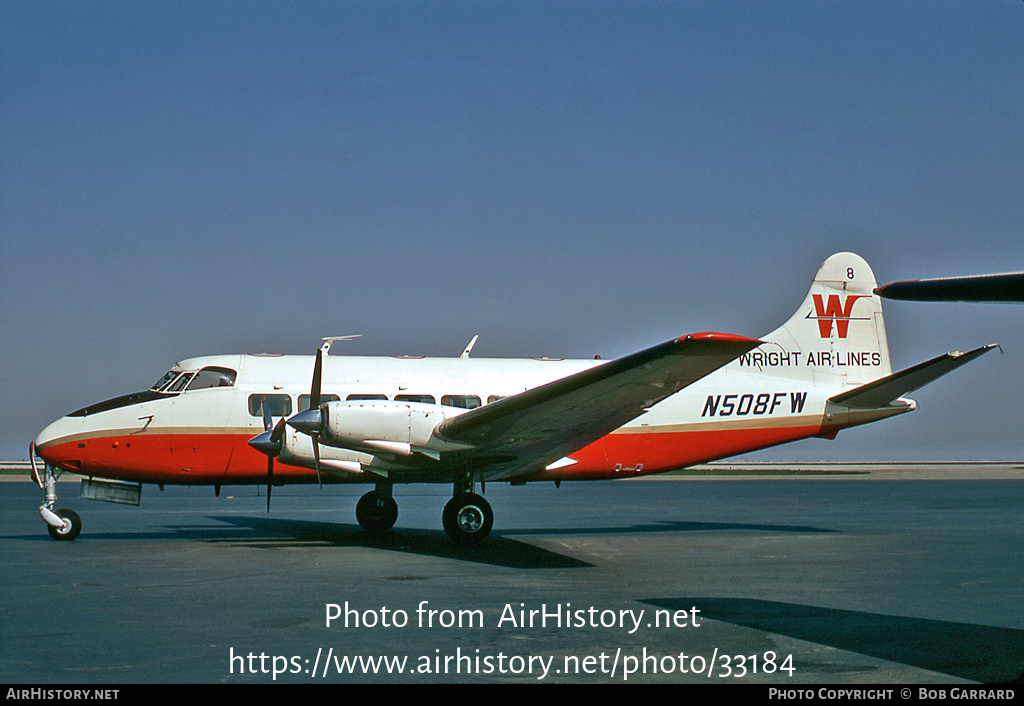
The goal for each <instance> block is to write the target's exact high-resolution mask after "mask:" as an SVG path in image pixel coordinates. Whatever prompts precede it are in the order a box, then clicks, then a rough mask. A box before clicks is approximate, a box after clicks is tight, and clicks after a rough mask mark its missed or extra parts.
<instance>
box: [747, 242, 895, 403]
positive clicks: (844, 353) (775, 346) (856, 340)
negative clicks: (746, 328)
mask: <svg viewBox="0 0 1024 706" xmlns="http://www.w3.org/2000/svg"><path fill="white" fill-rule="evenodd" d="M877 286H878V284H877V282H875V275H874V273H873V272H872V271H871V267H870V266H869V265H868V263H867V262H865V261H864V259H863V258H862V257H860V256H859V255H855V254H853V253H837V254H835V255H833V256H831V257H830V258H828V259H827V260H825V263H824V264H823V265H822V266H821V268H820V269H819V270H818V274H817V275H815V277H814V282H813V283H812V284H811V289H810V291H809V292H807V296H806V297H805V298H804V301H803V304H801V305H800V308H799V309H797V311H796V313H795V314H793V316H792V318H790V319H789V321H787V322H786V323H785V324H784V325H783V326H781V327H780V328H778V329H776V330H775V331H773V332H772V333H770V334H768V335H767V336H764V337H763V340H765V341H767V343H766V344H765V345H763V346H761V347H760V349H759V350H760V351H762V352H763V353H764V354H765V356H766V359H767V358H768V357H769V356H771V355H772V353H773V352H774V353H775V355H776V357H775V358H774V359H776V360H777V359H779V357H780V356H785V358H784V359H785V360H786V361H787V365H785V366H784V367H782V368H773V370H772V373H773V374H774V375H779V376H784V377H794V378H799V379H804V380H811V381H812V382H814V383H816V384H822V385H828V386H834V387H836V388H838V389H847V388H850V387H856V386H859V385H863V384H865V383H868V382H871V381H873V380H877V379H878V378H881V377H884V376H886V375H889V374H890V373H891V372H892V367H891V364H890V361H889V345H888V342H887V340H886V336H885V322H884V321H883V319H882V300H881V299H880V298H879V297H878V295H876V294H875V293H874V290H875V288H876V287H877Z"/></svg>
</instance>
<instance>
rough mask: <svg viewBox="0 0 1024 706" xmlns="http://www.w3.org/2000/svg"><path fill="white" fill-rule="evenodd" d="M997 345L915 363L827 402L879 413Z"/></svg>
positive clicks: (831, 398)
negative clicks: (876, 410) (874, 410)
mask: <svg viewBox="0 0 1024 706" xmlns="http://www.w3.org/2000/svg"><path fill="white" fill-rule="evenodd" d="M996 347H997V344H994V343H993V344H991V345H988V346H982V347H980V348H975V349H974V350H972V351H967V352H963V351H951V352H949V353H945V354H943V355H940V356H938V357H936V358H932V359H931V360H927V361H925V362H923V363H918V364H917V365H914V366H912V367H909V368H907V369H905V370H901V371H899V372H897V373H893V374H892V375H887V376H886V377H884V378H880V379H878V380H875V381H874V382H869V383H868V384H867V385H861V386H860V387H855V388H853V389H852V390H847V391H846V392H843V393H841V394H838V395H835V396H834V397H830V398H829V402H833V403H835V404H837V405H842V406H843V407H848V408H850V409H878V408H880V407H885V406H886V405H888V404H890V403H892V402H894V401H896V400H897V399H899V398H900V397H902V396H903V395H906V394H909V393H911V392H913V391H914V390H917V389H919V388H921V387H924V386H925V385H927V384H928V383H930V382H932V381H933V380H937V379H938V378H940V377H942V376H943V375H945V374H946V373H948V372H951V371H953V370H956V369H957V368H959V367H960V366H961V365H966V364H967V363H969V362H971V361H972V360H974V359H975V358H977V357H978V356H980V355H983V354H985V353H988V352H989V351H990V350H992V349H993V348H996Z"/></svg>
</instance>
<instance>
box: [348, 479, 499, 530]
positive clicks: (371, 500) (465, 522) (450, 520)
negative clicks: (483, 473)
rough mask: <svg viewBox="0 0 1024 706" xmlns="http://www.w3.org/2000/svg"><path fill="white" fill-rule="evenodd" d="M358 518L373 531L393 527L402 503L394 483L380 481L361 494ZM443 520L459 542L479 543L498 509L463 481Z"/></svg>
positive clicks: (448, 505) (457, 483) (460, 482)
mask: <svg viewBox="0 0 1024 706" xmlns="http://www.w3.org/2000/svg"><path fill="white" fill-rule="evenodd" d="M356 519H357V520H358V521H359V524H360V525H361V526H362V527H363V529H365V530H366V531H367V532H369V533H371V534H383V533H384V532H387V531H388V530H389V529H391V528H392V527H393V526H394V524H395V520H397V519H398V503H396V502H395V499H394V498H393V497H392V496H391V486H390V485H388V484H385V483H380V484H378V485H377V486H376V488H374V489H373V490H371V491H370V492H369V493H367V494H366V495H364V496H363V497H361V498H359V502H358V503H356ZM441 524H442V525H444V531H445V532H446V533H447V534H448V536H449V537H451V539H452V541H453V542H455V543H456V544H460V545H464V546H466V545H473V544H479V543H480V542H482V541H483V540H484V539H485V538H486V537H487V535H488V534H489V533H490V531H491V527H492V526H493V525H494V511H493V510H491V506H490V503H488V502H487V501H486V500H484V498H483V496H481V495H477V494H476V493H474V492H473V484H472V482H470V481H468V480H464V481H459V482H456V483H455V486H454V489H453V492H452V499H451V500H449V501H448V503H447V504H446V505H445V506H444V512H442V513H441Z"/></svg>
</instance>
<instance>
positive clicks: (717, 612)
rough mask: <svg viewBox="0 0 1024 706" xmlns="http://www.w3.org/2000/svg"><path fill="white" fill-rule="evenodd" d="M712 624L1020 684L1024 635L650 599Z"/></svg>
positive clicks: (723, 601)
mask: <svg viewBox="0 0 1024 706" xmlns="http://www.w3.org/2000/svg"><path fill="white" fill-rule="evenodd" d="M641 602H642V603H647V604H650V605H653V606H657V607H659V608H668V609H669V610H679V609H682V610H688V609H689V608H690V607H691V606H694V605H696V606H699V607H700V611H701V615H702V616H703V617H705V618H708V619H710V620H718V621H721V622H726V623H732V624H734V625H740V626H743V627H748V628H753V629H755V630H763V631H765V632H771V633H775V634H778V635H786V636H787V637H793V638H796V639H798V640H804V641H806V642H814V643H817V644H821V645H828V646H830V647H835V648H837V649H841V650H846V651H848V652H857V653H859V654H863V655H868V656H870V657H875V658H878V659H884V660H887V661H890V662H899V663H900V664H906V665H909V666H912V667H919V668H921V669H927V670H929V671H932V672H939V673H942V674H948V675H949V676H952V677H958V678H961V679H967V680H970V681H975V682H982V683H997V682H1004V683H1005V682H1016V683H1020V682H1021V681H1022V680H1024V673H1022V672H1021V665H1024V630H1015V629H1012V628H999V627H992V626H989V625H972V624H969V623H953V622H948V621H944V620H927V619H922V618H905V617H902V616H898V615H883V614H881V613H864V612H860V611H854V610H840V609H837V608H822V607H819V606H810V605H801V604H798V603H781V602H776V601H765V600H758V599H752V598H648V599H644V600H642V601H641Z"/></svg>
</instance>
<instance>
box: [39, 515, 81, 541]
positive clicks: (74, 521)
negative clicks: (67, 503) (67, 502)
mask: <svg viewBox="0 0 1024 706" xmlns="http://www.w3.org/2000/svg"><path fill="white" fill-rule="evenodd" d="M54 514H56V515H57V517H59V518H60V519H62V520H65V521H66V522H67V523H68V526H67V527H54V526H53V525H50V524H47V525H46V529H47V530H49V532H50V536H51V537H53V538H54V539H56V540H57V541H63V542H70V541H71V540H72V539H74V538H75V537H77V536H78V533H79V532H81V531H82V518H81V517H79V516H78V513H77V512H75V511H74V510H68V509H67V508H65V509H63V510H57V512H56V513H54Z"/></svg>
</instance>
